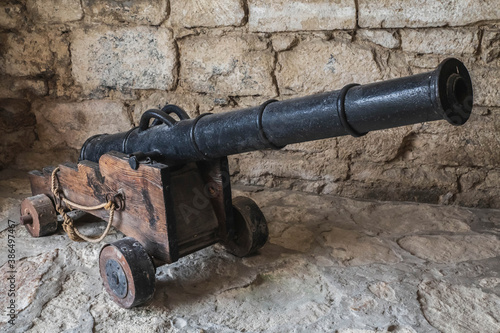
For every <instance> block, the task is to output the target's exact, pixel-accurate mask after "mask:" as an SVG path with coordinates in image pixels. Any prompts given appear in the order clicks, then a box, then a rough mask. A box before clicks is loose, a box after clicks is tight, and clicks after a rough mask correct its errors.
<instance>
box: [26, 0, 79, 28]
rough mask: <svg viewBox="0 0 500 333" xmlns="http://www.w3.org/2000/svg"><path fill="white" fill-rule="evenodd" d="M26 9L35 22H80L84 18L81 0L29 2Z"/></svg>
mask: <svg viewBox="0 0 500 333" xmlns="http://www.w3.org/2000/svg"><path fill="white" fill-rule="evenodd" d="M26 8H27V9H28V12H29V13H30V15H31V16H32V17H33V19H34V20H36V21H39V22H45V23H63V22H71V21H78V20H79V19H81V18H82V17H83V11H82V6H81V4H80V1H79V0H44V1H39V0H28V1H27V2H26Z"/></svg>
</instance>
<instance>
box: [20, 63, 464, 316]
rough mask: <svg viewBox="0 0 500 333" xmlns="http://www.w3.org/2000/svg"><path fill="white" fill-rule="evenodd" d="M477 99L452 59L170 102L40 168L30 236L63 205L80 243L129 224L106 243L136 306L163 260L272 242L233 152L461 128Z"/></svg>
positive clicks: (114, 272) (124, 296) (129, 303)
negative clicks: (300, 92)
mask: <svg viewBox="0 0 500 333" xmlns="http://www.w3.org/2000/svg"><path fill="white" fill-rule="evenodd" d="M472 97H473V92H472V83H471V79H470V76H469V73H468V71H467V69H466V67H465V66H464V64H463V63H462V62H460V61H459V60H457V59H453V58H450V59H446V60H444V61H443V62H442V63H441V64H440V65H439V66H438V67H437V68H436V69H435V70H433V71H431V72H427V73H422V74H418V75H413V76H409V77H404V78H398V79H393V80H389V81H382V82H376V83H371V84H366V85H358V84H350V85H347V86H345V87H344V88H342V89H341V90H338V91H331V92H326V93H319V94H315V95H311V96H306V97H301V98H295V99H289V100H283V101H277V100H269V101H267V102H265V103H263V104H262V105H260V106H256V107H250V108H245V109H241V110H237V111H231V112H225V113H217V114H208V113H206V114H201V115H199V116H198V117H196V118H194V119H190V118H189V116H188V114H187V113H186V112H185V111H184V110H183V109H181V108H180V107H178V106H175V105H170V104H167V105H166V106H165V107H163V108H162V109H152V110H148V111H146V112H144V113H143V115H142V117H141V119H140V123H139V126H137V127H134V128H132V129H131V130H129V131H127V132H123V133H117V134H101V135H96V136H93V137H90V138H89V139H87V141H86V142H85V143H84V144H83V146H82V148H81V151H80V156H79V162H78V164H73V163H63V164H61V165H59V166H58V167H47V168H44V169H43V170H41V171H31V172H30V173H29V179H30V182H31V189H32V195H33V196H32V197H29V198H27V199H25V200H24V201H23V202H22V204H21V223H22V224H23V225H25V226H26V228H27V230H28V231H29V233H30V234H31V235H32V236H33V237H41V236H47V235H50V234H51V233H54V232H55V231H56V230H57V229H58V222H57V221H58V219H57V215H58V214H59V215H60V218H59V220H60V221H61V220H62V223H61V222H59V225H62V227H63V229H64V230H65V231H66V232H67V233H68V235H69V236H70V237H71V238H72V239H73V240H80V241H81V240H88V241H92V242H98V241H101V240H102V239H103V238H104V236H105V235H106V233H107V231H109V228H110V227H111V226H113V227H114V228H116V229H118V230H120V231H121V232H123V234H125V236H126V237H125V238H123V239H120V240H118V241H116V242H114V243H112V244H106V245H104V246H103V247H102V249H101V251H100V255H99V270H100V275H101V277H102V280H103V284H104V287H105V289H106V291H107V292H108V293H109V295H110V296H111V298H112V299H113V300H114V301H115V302H116V303H118V304H119V305H120V306H122V307H124V308H130V307H133V306H137V305H140V304H143V303H145V302H147V301H149V300H150V299H151V298H152V297H153V293H154V290H155V268H156V267H158V266H160V265H164V264H169V263H173V262H175V261H177V260H178V259H179V258H181V257H184V256H186V255H188V254H190V253H193V252H195V251H198V250H201V249H203V248H206V247H208V246H211V245H213V244H215V243H219V242H220V243H222V244H223V245H224V246H225V248H226V249H227V250H228V251H229V252H230V253H232V254H234V255H236V256H239V257H243V256H247V255H249V254H251V253H254V252H256V251H257V250H258V249H260V248H261V247H262V246H263V245H264V244H265V243H266V241H267V238H268V228H267V222H266V219H265V216H264V214H263V213H262V212H261V210H260V209H259V207H258V206H257V204H256V203H255V202H254V201H252V200H251V199H250V198H247V197H236V198H232V195H231V184H230V180H229V167H228V161H227V156H228V155H233V154H238V153H242V152H248V151H253V150H260V149H280V148H283V147H284V146H285V145H288V144H292V143H297V142H304V141H311V140H319V139H325V138H331V137H336V136H342V135H352V136H355V137H359V136H363V135H365V134H366V133H368V132H370V131H375V130H382V129H386V128H392V127H397V126H404V125H409V124H414V123H421V122H428V121H434V120H441V119H445V120H447V121H448V122H449V123H451V124H452V125H457V126H459V125H463V124H464V123H465V122H466V121H467V119H468V118H469V116H470V114H471V111H472ZM72 210H76V211H83V212H85V213H89V214H91V215H92V216H96V217H98V218H100V219H104V220H108V224H107V227H106V230H105V232H104V234H103V235H102V236H101V237H98V238H93V237H89V236H86V235H84V234H83V233H81V232H80V231H79V230H78V229H77V228H75V226H74V224H73V220H74V218H73V217H72V216H71V211H72Z"/></svg>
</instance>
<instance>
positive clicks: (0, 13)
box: [0, 1, 24, 29]
mask: <svg viewBox="0 0 500 333" xmlns="http://www.w3.org/2000/svg"><path fill="white" fill-rule="evenodd" d="M22 10H23V7H22V5H21V4H20V3H18V2H15V1H5V2H2V3H0V27H2V28H5V29H14V28H16V27H17V26H19V25H20V24H22V23H23V21H24V18H23V15H22Z"/></svg>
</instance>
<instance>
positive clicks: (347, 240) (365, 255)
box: [322, 228, 401, 266]
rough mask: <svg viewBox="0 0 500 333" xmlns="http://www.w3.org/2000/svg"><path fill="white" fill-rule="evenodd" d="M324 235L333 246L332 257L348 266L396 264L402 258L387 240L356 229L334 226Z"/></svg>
mask: <svg viewBox="0 0 500 333" xmlns="http://www.w3.org/2000/svg"><path fill="white" fill-rule="evenodd" d="M322 236H323V240H324V243H325V245H326V246H329V247H332V248H333V250H332V257H334V258H335V259H337V260H339V261H340V262H341V263H343V264H344V265H346V266H359V265H369V264H373V263H385V264H394V263H397V262H399V261H400V260H401V259H400V258H399V256H398V255H397V254H396V253H395V252H394V250H392V249H391V247H390V246H389V245H388V244H387V243H386V242H385V241H382V240H381V239H376V238H374V237H369V236H366V235H364V234H361V233H359V232H357V231H354V230H344V229H340V228H332V230H330V231H327V232H324V233H323V234H322Z"/></svg>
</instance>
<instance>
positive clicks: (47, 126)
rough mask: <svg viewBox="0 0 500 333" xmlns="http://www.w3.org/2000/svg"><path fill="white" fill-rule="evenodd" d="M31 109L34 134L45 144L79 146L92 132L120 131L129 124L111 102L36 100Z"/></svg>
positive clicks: (127, 127) (119, 109) (121, 110)
mask: <svg viewBox="0 0 500 333" xmlns="http://www.w3.org/2000/svg"><path fill="white" fill-rule="evenodd" d="M33 111H34V113H35V115H36V119H37V130H38V136H39V138H40V141H41V142H43V143H44V144H45V145H46V146H47V147H61V146H62V147H64V146H69V147H71V148H74V149H80V148H81V146H82V144H83V143H84V142H85V140H86V139H87V138H89V137H91V136H92V135H96V134H102V133H109V134H112V133H118V132H123V131H126V130H128V129H130V127H131V123H130V121H129V119H128V117H127V113H126V111H125V110H124V107H123V104H122V103H119V102H114V101H104V100H89V101H84V102H80V103H77V102H75V103H56V102H38V103H35V104H34V105H33Z"/></svg>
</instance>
